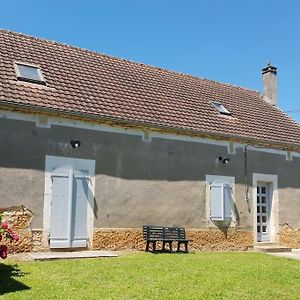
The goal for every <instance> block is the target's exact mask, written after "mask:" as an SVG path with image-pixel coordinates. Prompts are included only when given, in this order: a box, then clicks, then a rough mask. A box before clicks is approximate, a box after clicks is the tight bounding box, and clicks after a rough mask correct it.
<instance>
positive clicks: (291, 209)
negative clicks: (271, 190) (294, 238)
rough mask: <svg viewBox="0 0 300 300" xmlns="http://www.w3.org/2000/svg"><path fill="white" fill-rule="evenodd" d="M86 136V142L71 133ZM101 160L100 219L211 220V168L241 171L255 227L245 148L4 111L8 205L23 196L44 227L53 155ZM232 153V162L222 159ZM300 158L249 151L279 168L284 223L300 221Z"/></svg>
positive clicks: (120, 223)
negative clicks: (148, 137)
mask: <svg viewBox="0 0 300 300" xmlns="http://www.w3.org/2000/svg"><path fill="white" fill-rule="evenodd" d="M72 139H78V140H80V141H81V142H82V145H81V147H80V149H79V150H77V151H75V150H73V149H72V148H71V147H70V144H69V142H70V140H72ZM46 155H55V156H65V157H78V158H87V159H95V160H96V192H95V224H94V226H95V227H104V228H107V227H114V228H118V227H120V228H131V227H140V226H141V225H142V224H144V223H154V224H169V225H177V224H178V225H179V224H180V225H184V226H186V227H187V228H203V227H206V226H207V220H206V213H205V209H206V208H205V207H206V205H205V175H206V174H209V175H222V176H234V177H235V182H236V194H235V197H236V210H237V213H238V220H239V224H240V225H239V227H240V228H241V229H250V228H251V224H252V212H251V203H247V201H246V200H245V168H244V153H243V150H242V149H239V150H237V153H236V154H234V155H228V154H227V147H223V146H215V145H209V144H204V143H203V144H202V143H191V142H184V141H175V140H167V139H159V138H153V139H152V141H151V142H144V141H142V139H141V137H138V136H131V135H124V134H119V133H108V132H99V131H91V130H84V129H77V128H70V127H62V126H52V127H51V129H47V128H37V127H36V126H35V124H34V123H31V122H25V121H15V120H8V119H0V207H1V206H12V205H20V204H23V205H24V206H26V207H27V208H28V209H30V210H32V211H33V213H34V218H33V224H32V225H33V227H34V228H41V227H42V213H43V197H44V168H45V156H46ZM219 155H223V156H227V157H229V158H230V163H229V164H228V165H224V164H220V163H218V161H217V157H218V156H219ZM299 165H300V160H299V158H294V160H293V161H286V158H285V156H283V155H278V154H267V153H263V152H258V151H248V176H247V180H248V184H251V181H252V173H253V172H255V173H266V174H279V201H280V223H289V224H291V225H292V226H293V227H297V228H300V221H299V218H298V214H299V212H300V207H299V200H298V199H299V197H300V182H299V178H300V168H299Z"/></svg>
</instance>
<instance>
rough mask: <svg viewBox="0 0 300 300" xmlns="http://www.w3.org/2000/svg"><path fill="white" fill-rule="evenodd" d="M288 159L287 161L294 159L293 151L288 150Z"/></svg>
mask: <svg viewBox="0 0 300 300" xmlns="http://www.w3.org/2000/svg"><path fill="white" fill-rule="evenodd" d="M286 160H287V161H292V160H293V152H291V151H286Z"/></svg>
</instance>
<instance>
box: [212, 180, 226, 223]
mask: <svg viewBox="0 0 300 300" xmlns="http://www.w3.org/2000/svg"><path fill="white" fill-rule="evenodd" d="M223 211H224V209H223V184H222V183H212V184H211V186H210V218H211V220H214V221H222V220H223Z"/></svg>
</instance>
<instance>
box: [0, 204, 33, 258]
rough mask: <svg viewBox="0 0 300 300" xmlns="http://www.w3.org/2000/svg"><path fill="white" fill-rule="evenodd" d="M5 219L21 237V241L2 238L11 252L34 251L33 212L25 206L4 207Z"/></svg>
mask: <svg viewBox="0 0 300 300" xmlns="http://www.w3.org/2000/svg"><path fill="white" fill-rule="evenodd" d="M1 211H2V212H3V221H7V222H8V223H9V226H10V227H11V229H12V230H13V231H15V232H16V233H17V234H18V235H19V237H20V239H19V241H12V242H10V241H7V240H5V241H4V240H2V242H3V244H6V245H7V246H8V248H9V252H10V253H16V252H29V251H32V248H33V244H32V230H31V222H32V217H33V213H32V212H31V211H30V210H28V209H26V208H25V207H23V206H13V207H9V208H2V209H1Z"/></svg>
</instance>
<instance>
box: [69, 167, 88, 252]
mask: <svg viewBox="0 0 300 300" xmlns="http://www.w3.org/2000/svg"><path fill="white" fill-rule="evenodd" d="M87 175H88V174H87V172H84V171H83V170H74V177H75V178H74V185H73V205H72V233H71V234H72V236H71V241H72V244H71V245H72V247H86V246H87V207H88V192H89V191H88V189H89V186H88V177H87Z"/></svg>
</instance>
